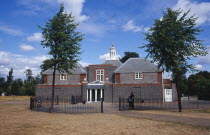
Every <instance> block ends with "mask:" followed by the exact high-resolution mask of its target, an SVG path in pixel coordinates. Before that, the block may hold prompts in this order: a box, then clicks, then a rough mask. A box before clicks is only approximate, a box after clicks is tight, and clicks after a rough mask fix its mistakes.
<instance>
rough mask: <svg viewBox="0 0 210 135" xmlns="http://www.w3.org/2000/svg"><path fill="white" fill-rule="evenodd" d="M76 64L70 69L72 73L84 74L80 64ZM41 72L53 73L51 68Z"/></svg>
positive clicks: (57, 72)
mask: <svg viewBox="0 0 210 135" xmlns="http://www.w3.org/2000/svg"><path fill="white" fill-rule="evenodd" d="M76 66H77V67H75V68H73V69H71V70H70V72H71V73H72V74H86V70H85V69H84V67H83V66H82V65H81V64H79V63H77V65H76ZM43 74H53V69H48V70H46V71H45V72H43ZM55 74H60V72H59V71H56V72H55Z"/></svg>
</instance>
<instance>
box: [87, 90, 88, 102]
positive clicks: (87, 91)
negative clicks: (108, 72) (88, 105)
mask: <svg viewBox="0 0 210 135" xmlns="http://www.w3.org/2000/svg"><path fill="white" fill-rule="evenodd" d="M87 102H88V89H87Z"/></svg>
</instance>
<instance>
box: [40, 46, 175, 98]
mask: <svg viewBox="0 0 210 135" xmlns="http://www.w3.org/2000/svg"><path fill="white" fill-rule="evenodd" d="M52 72H53V71H52V70H47V71H45V72H44V73H43V74H44V84H40V85H37V86H36V96H38V97H39V96H41V97H43V96H44V97H50V96H51V89H52ZM71 73H72V74H65V73H64V74H61V73H59V72H58V71H57V72H56V77H55V96H59V97H71V96H72V95H74V96H81V97H82V100H84V101H88V102H92V101H94V102H96V101H100V100H101V98H103V99H104V101H105V102H117V101H118V99H119V97H124V98H127V97H128V96H129V95H130V93H131V92H133V93H134V95H135V97H136V98H141V99H143V100H161V101H163V102H172V101H175V100H176V87H175V84H172V83H171V82H170V80H169V79H163V78H162V75H163V73H162V70H158V69H157V67H156V66H155V64H154V63H152V62H151V61H150V60H146V59H144V58H130V59H129V60H127V61H126V62H125V63H123V64H122V63H121V62H120V61H119V58H118V57H117V55H116V48H115V47H114V46H112V47H111V48H110V57H109V58H107V60H106V61H105V62H104V63H103V64H98V65H89V66H87V67H85V68H84V67H82V65H80V64H79V63H78V64H77V67H76V68H74V69H72V70H71Z"/></svg>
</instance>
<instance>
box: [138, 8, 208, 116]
mask: <svg viewBox="0 0 210 135" xmlns="http://www.w3.org/2000/svg"><path fill="white" fill-rule="evenodd" d="M189 12H190V11H188V12H185V13H183V14H182V11H180V10H176V11H173V10H172V9H170V8H168V9H167V12H166V13H165V12H163V14H164V15H163V17H162V19H156V20H155V21H154V24H153V26H152V27H151V28H150V30H149V32H148V33H145V36H146V38H145V39H146V40H147V41H148V43H147V44H144V45H143V46H142V47H140V48H146V50H145V51H146V52H148V55H147V57H150V58H152V59H153V60H154V61H155V62H158V68H162V69H163V70H165V71H166V72H172V77H173V80H174V82H175V83H176V88H177V97H178V105H179V111H180V112H181V110H182V106H181V90H180V86H181V85H180V84H181V78H182V76H183V75H184V74H185V73H186V72H187V71H188V70H189V71H194V69H195V67H194V66H193V65H192V64H189V63H188V60H189V59H190V57H196V56H198V55H202V56H204V55H206V53H207V52H206V48H205V47H203V44H202V40H199V39H197V35H199V33H200V32H201V31H202V30H201V29H200V27H195V25H196V23H195V21H196V20H197V18H195V17H194V16H190V17H187V16H188V13H189Z"/></svg>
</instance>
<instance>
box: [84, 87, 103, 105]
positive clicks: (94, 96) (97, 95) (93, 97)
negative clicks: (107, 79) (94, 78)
mask: <svg viewBox="0 0 210 135" xmlns="http://www.w3.org/2000/svg"><path fill="white" fill-rule="evenodd" d="M101 98H104V89H87V102H97V101H101Z"/></svg>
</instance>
